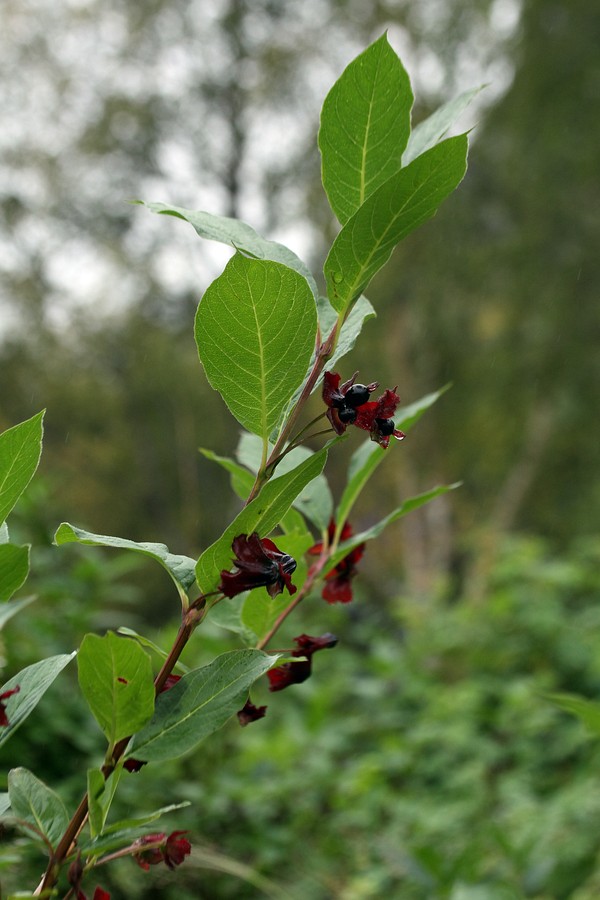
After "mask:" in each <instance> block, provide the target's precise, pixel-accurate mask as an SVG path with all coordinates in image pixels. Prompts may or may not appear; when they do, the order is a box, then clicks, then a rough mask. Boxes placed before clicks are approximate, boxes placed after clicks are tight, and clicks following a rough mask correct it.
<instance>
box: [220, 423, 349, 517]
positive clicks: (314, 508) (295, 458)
mask: <svg viewBox="0 0 600 900" xmlns="http://www.w3.org/2000/svg"><path fill="white" fill-rule="evenodd" d="M261 452H262V443H261V442H260V439H258V438H257V437H256V435H253V434H242V436H241V438H240V441H239V444H238V446H237V449H236V456H237V458H238V459H239V461H240V462H241V463H242V464H243V465H245V466H247V467H248V468H249V469H250V471H251V472H254V473H255V474H256V472H258V468H259V466H260V460H261ZM310 456H313V451H312V450H309V448H308V447H296V448H295V449H294V450H291V451H290V452H289V453H288V454H287V455H286V456H284V457H283V459H282V460H281V462H280V463H279V465H278V466H277V468H276V469H275V474H274V476H273V481H275V480H276V479H277V478H281V477H282V476H284V475H286V474H287V473H288V472H291V471H292V469H295V468H296V467H297V466H298V465H300V463H301V462H303V461H304V460H306V459H308V458H309V457H310ZM293 506H294V507H295V509H297V510H298V511H299V512H301V513H302V514H303V515H305V516H306V517H307V519H310V521H311V522H313V523H314V524H315V525H316V526H317V528H319V529H320V530H323V529H324V528H327V526H328V524H329V520H330V518H331V515H332V513H333V497H332V496H331V490H330V488H329V484H328V483H327V479H326V478H325V476H324V475H317V477H316V478H313V480H312V481H310V482H309V483H308V484H307V485H306V487H305V488H304V490H303V491H301V493H300V494H298V496H297V497H296V499H295V500H294V503H293Z"/></svg>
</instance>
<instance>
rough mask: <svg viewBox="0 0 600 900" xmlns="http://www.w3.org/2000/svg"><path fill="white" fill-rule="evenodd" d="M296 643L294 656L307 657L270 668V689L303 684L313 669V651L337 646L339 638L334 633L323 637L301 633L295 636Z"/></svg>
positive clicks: (274, 689)
mask: <svg viewBox="0 0 600 900" xmlns="http://www.w3.org/2000/svg"><path fill="white" fill-rule="evenodd" d="M294 643H295V644H296V646H297V649H296V650H292V656H305V657H306V659H299V660H298V661H297V662H296V661H294V662H288V663H283V665H281V666H275V668H274V669H269V671H268V672H267V678H268V679H269V690H270V691H282V690H283V689H284V688H286V687H289V685H290V684H302V682H303V681H306V679H307V678H309V677H310V674H311V671H312V657H313V653H316V652H317V651H318V650H326V649H328V648H329V647H335V645H336V644H337V638H336V636H335V635H334V634H323V635H321V637H311V636H310V635H309V634H301V635H299V636H298V637H295V638H294Z"/></svg>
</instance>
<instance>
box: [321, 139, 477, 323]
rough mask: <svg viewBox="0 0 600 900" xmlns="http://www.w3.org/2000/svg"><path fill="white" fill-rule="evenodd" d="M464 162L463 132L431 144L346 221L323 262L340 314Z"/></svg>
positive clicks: (458, 175)
mask: <svg viewBox="0 0 600 900" xmlns="http://www.w3.org/2000/svg"><path fill="white" fill-rule="evenodd" d="M466 160H467V137H466V135H464V134H462V135H459V136H458V137H453V138H448V139H447V140H445V141H442V143H440V144H436V146H435V147H432V148H431V149H430V150H428V151H427V152H426V153H423V154H422V155H421V156H419V157H417V159H415V160H414V161H413V162H412V163H411V164H410V165H409V166H407V167H406V168H404V169H400V171H399V172H397V173H396V174H395V175H392V176H391V178H388V180H387V181H386V182H384V184H382V185H381V187H379V188H378V189H377V190H376V191H375V192H374V193H373V194H371V196H370V197H368V198H367V199H366V200H365V202H364V203H363V205H362V206H361V207H360V208H359V209H358V210H357V212H355V214H354V215H353V216H352V218H351V219H349V220H348V222H346V224H345V225H344V227H343V228H342V230H341V231H340V233H339V234H338V236H337V238H336V239H335V241H334V242H333V246H332V248H331V250H330V251H329V255H328V257H327V259H326V261H325V266H324V272H325V279H326V281H327V295H328V297H329V300H330V301H331V305H332V306H333V307H334V309H336V310H338V312H343V311H344V310H345V309H346V308H347V307H348V304H349V303H351V302H352V301H353V300H354V299H355V298H356V297H358V296H359V294H361V293H362V292H363V291H364V289H365V288H366V287H367V285H368V283H369V281H370V280H371V278H372V277H373V276H374V275H375V273H376V272H378V271H379V269H380V268H381V267H382V266H383V265H384V263H385V262H386V261H387V260H388V259H389V256H390V254H391V252H392V250H393V249H394V247H395V246H396V244H398V243H399V241H401V240H402V239H403V238H405V237H406V236H407V235H408V234H410V232H411V231H414V229H415V228H417V227H418V226H419V225H421V224H422V223H423V222H425V221H426V220H427V219H429V218H431V216H433V215H434V213H435V212H436V210H437V209H438V207H439V206H440V204H441V203H442V201H443V200H445V198H446V197H447V196H448V195H449V194H450V193H452V191H453V190H454V189H455V188H456V187H457V186H458V185H459V184H460V182H461V180H462V178H463V176H464V174H465V171H466Z"/></svg>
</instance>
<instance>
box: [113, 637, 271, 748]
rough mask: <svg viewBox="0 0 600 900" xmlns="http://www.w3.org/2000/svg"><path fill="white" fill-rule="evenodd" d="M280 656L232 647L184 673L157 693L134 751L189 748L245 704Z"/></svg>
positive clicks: (134, 742) (138, 735)
mask: <svg viewBox="0 0 600 900" xmlns="http://www.w3.org/2000/svg"><path fill="white" fill-rule="evenodd" d="M277 658H278V657H276V656H269V655H268V654H266V653H262V652H261V651H260V650H233V651H230V652H229V653H224V654H222V655H221V656H219V657H217V659H215V660H214V662H212V663H210V665H208V666H204V667H203V668H201V669H195V670H194V671H192V672H190V673H189V675H184V676H183V678H182V679H181V680H180V681H178V682H177V684H176V685H174V687H172V688H171V690H170V691H168V692H166V693H164V694H159V696H158V697H157V698H156V711H155V714H154V717H153V719H152V721H151V722H149V724H148V725H147V726H146V727H145V728H144V729H143V730H142V731H140V732H138V734H136V735H135V737H134V738H133V742H132V745H131V748H130V751H129V753H130V755H131V756H133V757H135V758H136V759H142V760H146V761H161V760H168V759H174V758H175V757H177V756H181V755H182V754H183V753H187V752H188V751H189V750H191V749H193V747H195V746H196V745H197V744H199V743H200V741H202V740H204V738H206V737H208V735H210V734H212V733H213V732H215V731H217V729H219V728H221V726H222V725H224V724H225V722H226V721H227V720H228V719H229V718H231V716H233V715H235V713H236V712H237V711H238V710H239V709H241V707H242V706H243V705H244V702H245V700H246V698H247V694H248V690H249V688H250V686H251V685H252V684H253V683H254V682H255V681H256V679H257V678H259V677H260V676H261V675H263V674H264V673H265V672H266V671H267V670H268V669H269V668H270V667H271V666H272V665H273V663H274V662H275V661H276V659H277Z"/></svg>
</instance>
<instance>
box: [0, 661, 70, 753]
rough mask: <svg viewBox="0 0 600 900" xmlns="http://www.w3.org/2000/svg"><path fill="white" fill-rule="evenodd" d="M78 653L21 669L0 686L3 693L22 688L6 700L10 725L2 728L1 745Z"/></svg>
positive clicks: (0, 730) (0, 733) (0, 732)
mask: <svg viewBox="0 0 600 900" xmlns="http://www.w3.org/2000/svg"><path fill="white" fill-rule="evenodd" d="M74 656H75V653H61V654H60V655H58V656H49V657H48V658H47V659H42V660H40V661H39V662H36V663H33V664H32V665H31V666H27V667H26V668H25V669H21V671H20V672H17V674H16V675H13V677H12V678H9V680H8V681H7V682H6V684H4V685H3V686H2V687H1V688H0V694H3V693H4V692H5V691H9V690H11V689H12V688H15V687H17V686H18V687H19V693H18V694H14V695H13V696H12V697H9V699H8V700H7V701H6V711H7V715H8V721H9V724H8V725H7V726H6V727H4V728H1V729H0V747H1V746H2V744H5V743H6V741H8V739H9V738H10V737H11V736H12V735H13V733H14V732H15V731H16V730H17V728H18V727H19V725H20V724H21V723H22V722H23V721H24V720H25V719H26V718H27V716H28V715H29V714H30V713H31V712H32V711H33V710H34V709H35V707H36V706H37V704H38V703H39V701H40V700H41V698H42V697H43V695H44V694H45V693H46V691H47V690H48V688H49V687H50V685H51V684H52V682H53V681H54V679H55V678H56V677H57V675H59V674H60V672H62V670H63V669H64V668H65V666H66V665H68V664H69V663H70V662H71V660H72V659H73V657H74Z"/></svg>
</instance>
